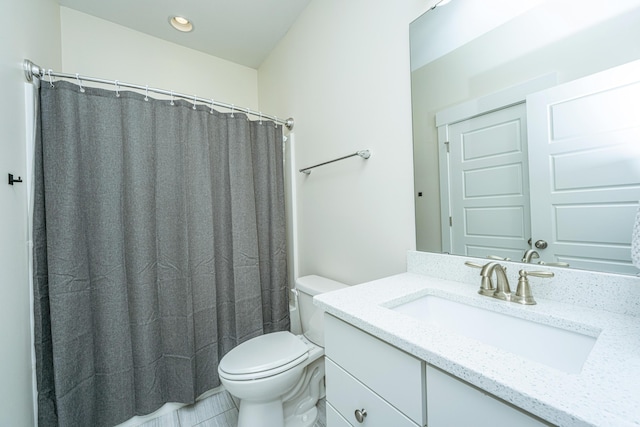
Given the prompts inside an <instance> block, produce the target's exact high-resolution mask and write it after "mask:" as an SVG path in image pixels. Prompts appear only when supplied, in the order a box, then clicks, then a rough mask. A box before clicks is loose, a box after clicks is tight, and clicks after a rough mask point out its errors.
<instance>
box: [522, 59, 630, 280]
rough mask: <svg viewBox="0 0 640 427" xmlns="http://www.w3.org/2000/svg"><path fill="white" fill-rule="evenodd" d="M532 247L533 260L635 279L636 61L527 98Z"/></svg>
mask: <svg viewBox="0 0 640 427" xmlns="http://www.w3.org/2000/svg"><path fill="white" fill-rule="evenodd" d="M527 116H528V122H529V173H530V191H531V204H532V206H533V211H534V213H535V214H534V215H532V223H531V231H532V238H533V241H534V242H535V241H538V240H542V241H545V242H546V243H547V247H546V249H538V252H539V253H540V256H541V259H543V260H544V261H548V262H553V261H562V262H567V263H569V264H570V265H571V266H572V267H577V268H585V269H589V270H599V271H608V272H619V273H632V274H633V273H637V271H638V270H637V269H636V268H635V267H633V265H632V264H631V250H630V244H631V233H632V229H633V223H634V220H635V215H636V212H637V209H638V199H639V198H640V61H634V62H632V63H629V64H627V65H623V66H620V67H616V68H612V69H610V70H607V71H604V72H601V73H597V74H593V75H591V76H588V77H585V78H582V79H578V80H575V81H572V82H569V83H566V84H562V85H559V86H556V87H554V88H551V89H547V90H544V91H541V92H538V93H535V94H533V95H530V96H529V97H527Z"/></svg>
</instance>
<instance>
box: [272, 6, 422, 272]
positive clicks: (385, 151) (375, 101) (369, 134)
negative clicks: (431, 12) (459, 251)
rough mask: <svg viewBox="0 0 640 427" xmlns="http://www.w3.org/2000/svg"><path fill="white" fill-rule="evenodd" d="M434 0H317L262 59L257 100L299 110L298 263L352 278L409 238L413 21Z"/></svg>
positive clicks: (391, 261)
mask: <svg viewBox="0 0 640 427" xmlns="http://www.w3.org/2000/svg"><path fill="white" fill-rule="evenodd" d="M433 3H434V2H433V1H424V0H407V1H402V2H398V1H396V0H375V1H371V0H351V1H348V2H345V1H341V0H313V1H312V2H311V3H310V4H309V6H308V7H307V9H306V10H305V11H304V12H303V14H302V15H301V16H300V18H299V19H298V20H297V22H296V23H295V24H294V26H293V27H292V28H291V29H290V31H289V33H288V34H287V35H286V37H285V38H284V39H283V40H282V41H281V43H279V45H278V46H277V47H276V49H275V50H274V51H273V52H272V53H271V55H270V56H269V57H268V58H267V60H266V61H265V62H264V63H263V64H262V65H261V67H260V68H259V90H260V108H261V109H262V110H264V111H269V112H271V113H273V114H278V115H283V116H284V115H291V116H293V117H294V118H295V120H296V125H295V136H296V147H295V148H296V159H295V161H296V168H297V169H300V168H301V167H304V166H309V165H312V164H315V163H319V162H321V161H325V160H329V159H332V158H335V157H340V156H342V155H346V154H350V153H353V152H355V151H357V150H360V149H365V148H368V149H370V150H371V152H372V156H371V158H370V159H369V160H366V161H365V160H362V159H360V158H358V157H356V158H351V159H348V160H345V161H343V162H340V163H335V164H332V165H329V166H325V167H322V168H318V169H315V170H314V171H313V172H312V173H311V175H310V176H304V175H302V174H299V173H298V174H296V184H297V186H298V197H299V200H298V203H299V204H298V219H299V243H300V251H299V264H300V272H299V274H300V275H305V274H321V275H325V276H327V277H330V278H333V279H336V280H341V281H343V282H346V283H349V284H356V283H359V282H363V281H366V280H371V279H375V278H379V277H383V276H387V275H390V274H395V273H398V272H402V271H406V252H407V250H408V249H413V248H415V235H414V206H413V194H412V193H413V160H412V139H411V98H410V75H409V65H410V64H409V23H410V22H411V21H412V20H413V19H415V18H417V17H418V16H419V15H420V14H421V13H422V12H424V11H426V10H427V9H428V8H429V6H430V5H431V4H433Z"/></svg>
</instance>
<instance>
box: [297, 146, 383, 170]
mask: <svg viewBox="0 0 640 427" xmlns="http://www.w3.org/2000/svg"><path fill="white" fill-rule="evenodd" d="M354 156H360V157H362V158H363V159H368V158H369V157H371V152H370V151H369V150H360V151H356V152H355V153H353V154H349V155H348V156H343V157H340V158H337V159H333V160H329V161H328V162H323V163H318V164H317V165H313V166H309V167H306V168H304V169H300V172H302V173H304V174H306V175H309V174H310V173H311V169H313V168H317V167H318V166H324V165H328V164H329V163H333V162H337V161H340V160H344V159H348V158H349V157H354Z"/></svg>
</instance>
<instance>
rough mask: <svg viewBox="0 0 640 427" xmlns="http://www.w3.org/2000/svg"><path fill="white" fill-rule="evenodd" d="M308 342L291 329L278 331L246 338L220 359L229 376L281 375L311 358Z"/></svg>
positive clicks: (243, 378) (235, 378)
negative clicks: (289, 330)
mask: <svg viewBox="0 0 640 427" xmlns="http://www.w3.org/2000/svg"><path fill="white" fill-rule="evenodd" d="M308 350H309V349H308V347H307V345H306V344H305V343H304V342H303V341H302V340H300V338H298V337H297V336H295V335H293V334H292V333H291V332H288V331H283V332H274V333H270V334H265V335H261V336H259V337H256V338H252V339H250V340H248V341H245V342H243V343H242V344H240V345H239V346H237V347H235V348H234V349H233V350H231V351H230V352H229V353H227V354H226V355H225V356H224V357H223V358H222V360H221V361H220V366H219V373H220V375H221V376H223V377H224V378H226V379H228V380H233V381H247V380H256V379H261V378H266V377H270V376H273V375H277V374H279V373H282V372H284V371H287V370H289V369H291V368H293V367H295V366H296V365H299V364H300V363H302V362H304V361H305V360H307V358H308V357H309V351H308Z"/></svg>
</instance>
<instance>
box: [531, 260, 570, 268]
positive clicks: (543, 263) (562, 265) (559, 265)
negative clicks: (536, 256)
mask: <svg viewBox="0 0 640 427" xmlns="http://www.w3.org/2000/svg"><path fill="white" fill-rule="evenodd" d="M538 264H540V265H548V266H549V267H569V263H568V262H544V261H540V262H538Z"/></svg>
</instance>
